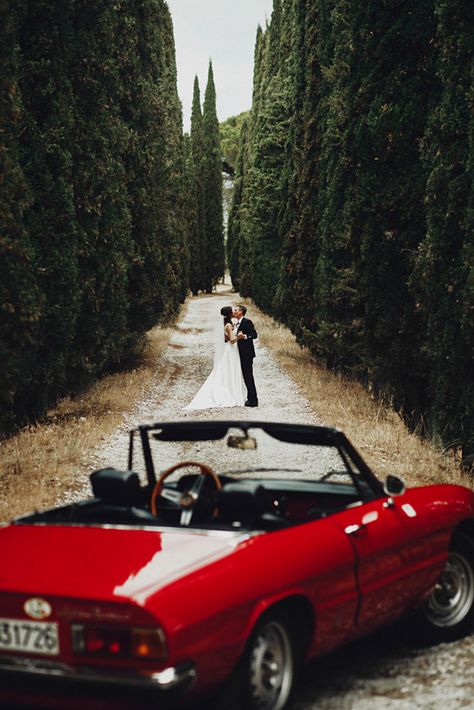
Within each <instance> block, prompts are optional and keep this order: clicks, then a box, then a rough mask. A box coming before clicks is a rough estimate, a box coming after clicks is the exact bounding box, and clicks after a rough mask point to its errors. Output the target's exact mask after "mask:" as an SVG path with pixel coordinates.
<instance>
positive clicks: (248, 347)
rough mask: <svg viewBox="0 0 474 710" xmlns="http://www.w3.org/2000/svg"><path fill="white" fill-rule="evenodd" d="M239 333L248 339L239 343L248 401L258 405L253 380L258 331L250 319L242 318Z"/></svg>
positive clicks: (243, 339)
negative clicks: (255, 344) (255, 343)
mask: <svg viewBox="0 0 474 710" xmlns="http://www.w3.org/2000/svg"><path fill="white" fill-rule="evenodd" d="M237 333H243V334H244V335H246V336H247V337H246V338H242V339H241V340H238V341H237V345H238V348H239V355H240V365H241V367H242V375H243V377H244V382H245V386H246V388H247V400H248V401H249V402H250V403H251V404H257V403H258V398H257V390H256V388H255V381H254V379H253V359H254V357H255V348H254V345H253V341H254V340H256V339H257V337H258V336H257V331H256V330H255V328H254V325H253V323H252V321H251V320H250V319H249V318H245V317H244V318H242V320H241V321H240V325H239V327H238V329H237Z"/></svg>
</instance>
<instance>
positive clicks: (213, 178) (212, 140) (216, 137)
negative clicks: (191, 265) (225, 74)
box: [202, 62, 225, 292]
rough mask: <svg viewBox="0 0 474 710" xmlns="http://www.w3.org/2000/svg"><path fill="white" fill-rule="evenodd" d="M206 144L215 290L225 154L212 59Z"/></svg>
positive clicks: (209, 284) (208, 251)
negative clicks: (223, 158) (223, 153)
mask: <svg viewBox="0 0 474 710" xmlns="http://www.w3.org/2000/svg"><path fill="white" fill-rule="evenodd" d="M202 125H203V143H204V161H203V168H204V176H203V177H204V225H205V226H204V244H205V253H204V254H203V259H204V264H203V272H204V274H203V275H204V283H205V289H204V290H206V291H208V292H211V291H212V288H213V286H214V285H215V284H216V283H217V281H218V279H220V278H221V277H223V276H224V268H225V254H224V225H223V207H222V154H221V146H220V134H219V121H218V118H217V112H216V89H215V85H214V74H213V70H212V62H209V70H208V75H207V85H206V91H205V94H204V108H203V119H202Z"/></svg>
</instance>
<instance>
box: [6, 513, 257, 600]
mask: <svg viewBox="0 0 474 710" xmlns="http://www.w3.org/2000/svg"><path fill="white" fill-rule="evenodd" d="M246 540H248V536H246V535H244V534H242V533H238V532H236V533H233V532H229V533H226V532H223V531H212V532H209V531H192V530H171V529H168V530H159V531H157V530H156V529H154V530H150V529H148V530H146V529H135V528H126V529H125V528H114V527H110V526H108V527H103V528H99V527H81V526H63V525H10V526H7V527H5V528H3V529H1V530H0V550H1V552H0V562H1V564H0V591H1V592H16V593H27V594H43V595H46V594H54V595H55V596H63V597H81V598H82V599H88V598H89V599H96V600H97V599H103V600H108V601H113V600H119V599H122V600H123V599H124V598H128V599H133V600H134V601H135V602H137V603H139V604H140V603H143V601H144V599H145V598H146V597H148V596H149V595H150V594H153V593H155V592H157V591H159V590H160V589H162V588H163V587H165V586H167V585H168V584H171V583H173V582H175V581H176V580H178V579H180V578H183V577H185V576H186V575H188V574H191V573H193V572H195V571H197V570H199V569H200V568H201V567H203V566H205V565H207V564H210V563H212V562H214V561H217V560H219V559H222V558H223V557H226V556H228V555H230V554H232V552H233V551H234V550H235V548H236V547H237V546H238V545H240V544H242V543H244V542H245V541H246Z"/></svg>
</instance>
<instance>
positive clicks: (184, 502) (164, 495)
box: [150, 461, 222, 525]
mask: <svg viewBox="0 0 474 710" xmlns="http://www.w3.org/2000/svg"><path fill="white" fill-rule="evenodd" d="M189 466H196V467H197V468H199V470H200V472H201V473H200V475H199V476H198V477H197V478H196V480H195V481H194V483H193V485H192V486H191V487H190V488H189V489H188V490H185V491H178V490H175V489H171V488H164V486H163V484H164V482H165V480H166V479H167V478H168V476H171V474H172V473H174V472H175V471H177V470H178V469H180V468H187V467H189ZM206 478H210V479H211V480H212V482H213V483H214V485H215V487H216V490H218V491H219V490H220V489H221V488H222V484H221V482H220V480H219V478H218V476H217V474H216V473H214V471H213V470H212V468H209V466H206V464H204V463H199V462H197V461H180V462H179V463H176V464H174V466H170V468H167V469H166V471H163V473H162V474H161V476H160V477H159V479H158V480H157V482H156V483H155V485H154V487H153V491H152V493H151V500H150V509H151V512H152V513H153V515H158V501H159V499H160V498H161V499H163V500H165V501H166V502H167V503H168V504H169V503H171V504H172V507H174V508H175V509H176V510H181V519H180V524H181V525H189V523H190V522H191V519H192V517H193V513H194V510H195V507H196V504H197V502H198V500H199V497H200V494H201V489H202V486H203V484H204V481H205V479H206ZM216 513H217V508H216V509H215V510H214V511H213V515H215V514H216Z"/></svg>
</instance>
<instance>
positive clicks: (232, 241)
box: [226, 120, 248, 291]
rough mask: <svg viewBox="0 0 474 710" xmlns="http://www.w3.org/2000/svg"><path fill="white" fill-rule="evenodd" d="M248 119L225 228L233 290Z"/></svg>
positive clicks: (237, 278)
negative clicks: (227, 222) (226, 227)
mask: <svg viewBox="0 0 474 710" xmlns="http://www.w3.org/2000/svg"><path fill="white" fill-rule="evenodd" d="M247 138H248V120H245V121H244V123H243V124H242V128H241V132H240V140H239V153H238V156H237V162H236V176H235V180H234V194H233V195H232V206H231V209H230V212H229V224H228V229H227V244H226V249H227V263H228V265H229V271H230V277H231V281H232V285H233V287H234V290H235V291H240V290H241V287H240V220H241V207H242V196H243V188H244V184H245V178H246V175H245V168H246V163H247V158H246V154H247V145H248V140H247Z"/></svg>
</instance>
